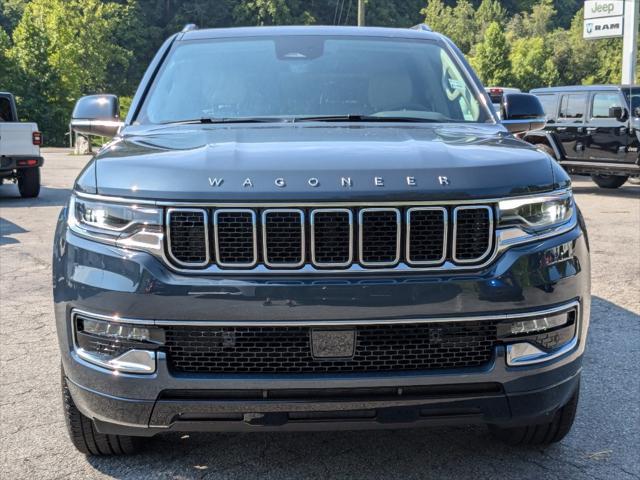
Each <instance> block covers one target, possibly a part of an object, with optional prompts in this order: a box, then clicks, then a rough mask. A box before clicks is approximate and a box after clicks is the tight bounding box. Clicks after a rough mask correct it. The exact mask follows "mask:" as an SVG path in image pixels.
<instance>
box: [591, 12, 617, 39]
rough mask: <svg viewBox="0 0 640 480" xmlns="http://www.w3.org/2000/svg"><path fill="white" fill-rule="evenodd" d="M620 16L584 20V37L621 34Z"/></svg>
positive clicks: (603, 36)
mask: <svg viewBox="0 0 640 480" xmlns="http://www.w3.org/2000/svg"><path fill="white" fill-rule="evenodd" d="M622 25H623V22H622V17H621V16H620V17H606V18H594V19H591V20H585V22H584V32H583V35H582V36H583V37H584V38H587V39H589V38H613V37H621V36H622V30H623V29H622Z"/></svg>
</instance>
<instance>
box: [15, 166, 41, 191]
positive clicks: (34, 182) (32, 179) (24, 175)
mask: <svg viewBox="0 0 640 480" xmlns="http://www.w3.org/2000/svg"><path fill="white" fill-rule="evenodd" d="M18 190H19V191H20V196H21V197H22V198H35V197H37V196H38V195H39V194H40V167H37V168H25V169H23V170H19V171H18Z"/></svg>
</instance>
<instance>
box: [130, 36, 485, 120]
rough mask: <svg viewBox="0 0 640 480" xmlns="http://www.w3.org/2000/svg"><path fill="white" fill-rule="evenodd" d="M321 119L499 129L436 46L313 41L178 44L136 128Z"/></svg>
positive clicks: (348, 39)
mask: <svg viewBox="0 0 640 480" xmlns="http://www.w3.org/2000/svg"><path fill="white" fill-rule="evenodd" d="M318 115H378V116H385V115H386V116H403V117H414V118H418V119H424V120H427V121H437V122H487V121H492V119H491V117H490V116H489V113H488V111H487V110H486V109H485V108H484V107H482V105H481V103H480V102H479V101H478V98H477V97H476V94H475V93H474V90H473V88H472V85H471V84H470V83H469V82H468V79H467V78H466V76H465V75H463V73H462V71H461V70H460V69H459V67H458V64H457V62H455V61H454V59H453V58H452V57H450V56H449V53H448V52H447V51H446V50H445V49H443V48H442V47H441V46H440V45H439V44H437V43H435V42H431V41H423V40H420V41H416V40H407V39H393V38H374V37H368V38H356V37H324V36H309V35H306V36H282V37H252V38H225V39H212V40H198V41H193V42H182V43H178V44H177V45H176V47H175V48H174V49H173V51H172V52H171V53H170V54H169V57H168V58H167V60H166V61H165V62H164V65H163V67H162V69H161V71H160V72H159V74H158V76H157V78H156V80H155V82H154V85H153V87H152V89H151V92H150V93H149V95H148V96H147V98H146V100H145V103H144V105H143V107H142V109H141V112H140V114H139V115H138V117H137V118H136V122H137V123H168V122H174V121H181V120H192V119H201V118H247V117H262V118H264V117H268V118H272V117H273V118H274V119H278V118H285V119H287V118H293V117H299V116H318Z"/></svg>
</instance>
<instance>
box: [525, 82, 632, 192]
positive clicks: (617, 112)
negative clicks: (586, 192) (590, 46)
mask: <svg viewBox="0 0 640 480" xmlns="http://www.w3.org/2000/svg"><path fill="white" fill-rule="evenodd" d="M531 93H533V94H534V95H536V96H537V97H538V98H539V99H540V102H541V103H542V105H543V108H544V111H545V114H546V116H547V126H546V128H545V129H544V130H542V131H533V132H529V133H527V134H526V135H525V136H524V139H525V140H527V141H528V142H530V143H533V144H536V145H539V147H540V148H541V149H542V150H544V151H546V152H547V153H549V155H551V156H552V157H554V158H555V159H557V160H558V161H559V162H560V165H562V166H563V167H564V169H565V170H567V172H569V173H571V174H576V175H591V178H592V179H593V181H594V182H596V184H597V185H598V186H599V187H602V188H618V187H621V186H622V185H623V184H624V183H625V182H626V181H627V179H628V178H629V177H638V176H640V165H639V160H640V156H639V154H638V145H639V144H640V87H630V86H620V85H591V86H575V87H553V88H537V89H534V90H531Z"/></svg>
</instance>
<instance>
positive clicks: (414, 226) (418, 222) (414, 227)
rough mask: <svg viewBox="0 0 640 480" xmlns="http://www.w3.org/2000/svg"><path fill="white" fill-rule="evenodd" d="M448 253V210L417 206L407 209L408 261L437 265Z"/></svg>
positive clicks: (415, 263) (414, 263)
mask: <svg viewBox="0 0 640 480" xmlns="http://www.w3.org/2000/svg"><path fill="white" fill-rule="evenodd" d="M446 255H447V210H446V209H445V208H442V207H415V208H410V209H408V210H407V261H408V262H409V263H411V264H412V265H437V264H438V263H442V262H443V261H444V259H445V257H446Z"/></svg>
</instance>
